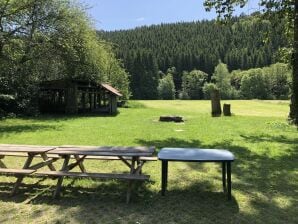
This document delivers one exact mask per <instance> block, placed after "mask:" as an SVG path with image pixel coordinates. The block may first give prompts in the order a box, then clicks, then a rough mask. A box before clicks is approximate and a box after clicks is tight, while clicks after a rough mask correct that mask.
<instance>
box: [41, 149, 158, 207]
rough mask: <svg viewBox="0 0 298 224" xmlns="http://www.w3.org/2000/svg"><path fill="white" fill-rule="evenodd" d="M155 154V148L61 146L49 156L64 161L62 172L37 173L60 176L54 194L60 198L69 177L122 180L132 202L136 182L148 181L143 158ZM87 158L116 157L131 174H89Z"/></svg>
mask: <svg viewBox="0 0 298 224" xmlns="http://www.w3.org/2000/svg"><path fill="white" fill-rule="evenodd" d="M154 152H155V148H154V147H142V146H139V147H120V146H118V147H110V146H102V147H98V146H60V147H58V148H55V149H53V150H51V151H49V152H48V153H47V154H48V155H49V156H50V155H51V154H54V155H59V156H60V157H61V158H63V159H64V162H63V165H62V168H61V170H60V171H48V172H42V171H41V172H36V174H37V175H47V176H51V175H52V176H58V182H57V186H56V190H55V192H54V197H58V196H59V194H60V190H61V185H62V182H63V178H64V177H65V176H68V177H90V178H101V179H102V178H103V179H108V178H109V179H122V180H128V182H129V184H128V190H127V196H126V202H127V203H128V202H129V201H130V196H131V189H132V185H133V182H134V181H138V180H139V181H144V180H148V179H149V176H148V175H143V174H142V167H143V165H144V163H145V162H146V160H145V159H142V157H150V156H152V155H153V153H154ZM87 156H93V157H95V158H96V157H97V156H98V157H100V159H101V160H102V159H104V158H105V156H107V159H109V157H110V156H116V157H118V158H119V160H121V161H122V162H123V163H124V164H125V165H126V166H127V167H128V168H129V173H120V174H115V173H88V172H86V168H85V166H84V164H83V162H84V160H85V158H86V157H87ZM71 157H74V158H75V160H76V161H75V162H74V163H71V164H69V161H70V159H71ZM77 166H78V167H79V168H80V170H81V172H71V170H72V169H73V168H75V167H77Z"/></svg>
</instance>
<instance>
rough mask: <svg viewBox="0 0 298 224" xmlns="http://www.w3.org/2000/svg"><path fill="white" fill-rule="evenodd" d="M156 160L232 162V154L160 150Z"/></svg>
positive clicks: (205, 150) (211, 151)
mask: <svg viewBox="0 0 298 224" xmlns="http://www.w3.org/2000/svg"><path fill="white" fill-rule="evenodd" d="M158 159H160V160H168V161H198V162H220V161H234V159H235V157H234V155H233V153H231V152H230V151H228V150H225V149H199V148H162V149H161V150H160V152H159V153H158Z"/></svg>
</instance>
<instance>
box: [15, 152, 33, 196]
mask: <svg viewBox="0 0 298 224" xmlns="http://www.w3.org/2000/svg"><path fill="white" fill-rule="evenodd" d="M33 158H34V155H33V154H31V153H29V154H28V158H27V160H26V162H25V164H24V166H23V169H27V168H28V167H29V166H30V164H31V162H32V160H33ZM23 179H24V175H20V176H19V177H18V179H17V181H16V182H15V184H14V187H13V189H12V192H11V195H15V194H16V193H17V191H18V189H19V186H20V185H21V183H22V181H23Z"/></svg>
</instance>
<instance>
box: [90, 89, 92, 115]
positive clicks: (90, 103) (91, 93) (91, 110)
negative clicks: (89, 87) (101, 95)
mask: <svg viewBox="0 0 298 224" xmlns="http://www.w3.org/2000/svg"><path fill="white" fill-rule="evenodd" d="M89 110H90V111H92V93H91V92H89Z"/></svg>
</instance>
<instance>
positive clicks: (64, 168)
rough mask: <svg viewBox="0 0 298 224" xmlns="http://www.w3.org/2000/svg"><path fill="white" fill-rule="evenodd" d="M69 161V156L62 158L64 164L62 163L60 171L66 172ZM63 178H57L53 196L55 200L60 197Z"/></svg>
mask: <svg viewBox="0 0 298 224" xmlns="http://www.w3.org/2000/svg"><path fill="white" fill-rule="evenodd" d="M69 159H70V156H65V157H64V162H63V166H62V169H61V171H67V165H68V162H69ZM63 178H64V177H63V176H62V177H59V178H58V181H57V186H56V190H55V192H54V195H53V196H54V198H57V197H59V195H60V191H61V185H62V182H63Z"/></svg>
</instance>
